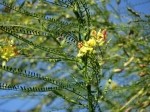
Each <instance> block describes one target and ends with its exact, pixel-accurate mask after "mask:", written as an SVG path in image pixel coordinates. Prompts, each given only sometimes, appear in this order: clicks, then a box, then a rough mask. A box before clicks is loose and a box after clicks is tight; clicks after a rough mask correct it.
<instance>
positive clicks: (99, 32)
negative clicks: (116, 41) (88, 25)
mask: <svg viewBox="0 0 150 112" xmlns="http://www.w3.org/2000/svg"><path fill="white" fill-rule="evenodd" d="M103 37H104V35H103V34H102V32H101V29H100V30H99V31H98V33H97V36H96V39H97V40H99V39H101V38H103Z"/></svg>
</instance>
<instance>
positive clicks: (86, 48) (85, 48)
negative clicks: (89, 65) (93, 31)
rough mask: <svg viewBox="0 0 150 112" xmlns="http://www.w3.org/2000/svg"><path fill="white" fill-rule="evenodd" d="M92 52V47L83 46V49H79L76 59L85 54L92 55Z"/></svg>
mask: <svg viewBox="0 0 150 112" xmlns="http://www.w3.org/2000/svg"><path fill="white" fill-rule="evenodd" d="M92 51H93V48H92V47H87V46H83V47H81V48H80V50H79V53H78V54H77V57H82V56H84V55H85V54H86V53H87V52H89V53H92Z"/></svg>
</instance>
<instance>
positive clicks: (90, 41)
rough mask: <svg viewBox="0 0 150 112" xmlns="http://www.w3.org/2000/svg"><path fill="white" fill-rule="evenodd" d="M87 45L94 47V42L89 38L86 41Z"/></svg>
mask: <svg viewBox="0 0 150 112" xmlns="http://www.w3.org/2000/svg"><path fill="white" fill-rule="evenodd" d="M87 45H88V46H90V47H94V46H96V41H95V39H94V38H91V39H89V40H88V41H87Z"/></svg>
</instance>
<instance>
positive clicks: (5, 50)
mask: <svg viewBox="0 0 150 112" xmlns="http://www.w3.org/2000/svg"><path fill="white" fill-rule="evenodd" d="M0 55H1V58H3V59H5V60H7V61H8V60H9V59H11V58H12V57H14V56H16V55H18V51H17V49H16V47H15V46H13V45H7V46H4V47H0Z"/></svg>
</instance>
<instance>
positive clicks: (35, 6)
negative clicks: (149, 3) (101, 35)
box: [0, 0, 150, 112]
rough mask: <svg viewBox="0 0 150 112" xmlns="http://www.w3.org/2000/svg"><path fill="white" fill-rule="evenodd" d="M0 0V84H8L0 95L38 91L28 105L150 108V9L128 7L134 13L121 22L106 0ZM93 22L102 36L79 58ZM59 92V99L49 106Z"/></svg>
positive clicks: (92, 110) (114, 110)
mask: <svg viewBox="0 0 150 112" xmlns="http://www.w3.org/2000/svg"><path fill="white" fill-rule="evenodd" d="M121 2H122V0H116V4H117V5H120V4H121ZM0 4H1V7H0V8H1V14H0V56H1V58H0V63H1V64H0V89H1V91H4V90H7V91H8V94H6V95H4V96H3V97H0V98H16V97H17V98H19V97H23V98H24V99H25V98H27V97H29V96H32V97H37V98H39V96H41V97H42V98H41V99H40V102H39V104H38V105H37V106H35V107H33V108H31V109H29V110H26V111H32V112H39V111H45V110H43V109H42V108H43V107H44V106H47V110H46V111H55V110H56V111H58V110H64V109H65V110H66V111H68V112H72V111H74V112H75V111H79V110H81V111H89V112H104V111H111V112H122V111H134V110H138V111H140V112H146V111H149V110H150V106H149V104H150V101H149V100H150V98H149V94H150V93H149V91H150V89H149V88H150V84H149V82H150V78H149V75H150V56H149V54H150V37H149V36H150V32H149V28H150V16H149V15H144V14H141V13H139V12H137V11H135V10H134V9H133V8H132V7H126V10H127V11H128V12H127V15H128V17H129V18H131V20H130V21H127V20H126V21H125V22H122V16H121V15H120V13H119V11H118V10H117V9H116V8H115V7H114V6H113V5H111V1H109V0H100V1H99V2H97V1H94V0H54V1H53V2H52V1H47V0H30V1H29V0H27V1H25V0H23V1H22V3H20V2H18V1H17V0H8V1H5V0H1V1H0ZM107 6H110V7H111V8H112V11H110V10H108V8H107ZM113 17H114V20H115V19H116V20H119V22H118V23H115V22H114V21H113V20H111V19H112V18H113ZM93 29H94V30H96V31H98V30H99V29H107V39H106V40H105V42H104V43H103V44H102V45H99V46H94V47H93V48H92V49H94V51H93V52H92V53H90V52H87V51H86V52H87V53H85V54H84V55H83V56H81V57H78V54H79V52H80V50H81V48H80V47H79V43H80V44H81V45H82V44H83V45H84V44H85V43H86V44H87V43H88V42H89V40H90V39H91V38H92V37H91V35H90V34H91V31H92V30H93ZM103 31H104V30H103ZM99 44H100V43H99ZM86 47H87V46H86ZM83 50H84V49H83ZM11 91H17V92H18V93H14V94H9V92H11ZM41 93H42V94H41ZM58 98H61V99H64V100H63V104H64V105H63V106H62V107H61V106H60V107H59V106H54V107H52V106H51V103H53V102H54V101H55V100H58V101H59V100H60V99H58ZM48 106H51V108H49V107H48ZM19 110H20V111H21V110H22V109H19Z"/></svg>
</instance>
